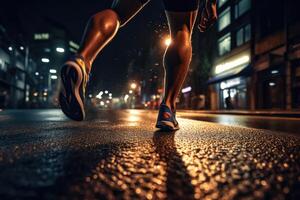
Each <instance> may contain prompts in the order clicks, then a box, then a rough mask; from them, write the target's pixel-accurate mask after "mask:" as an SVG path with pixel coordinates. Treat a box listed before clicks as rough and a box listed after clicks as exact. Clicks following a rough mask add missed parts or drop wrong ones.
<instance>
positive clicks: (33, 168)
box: [0, 110, 300, 200]
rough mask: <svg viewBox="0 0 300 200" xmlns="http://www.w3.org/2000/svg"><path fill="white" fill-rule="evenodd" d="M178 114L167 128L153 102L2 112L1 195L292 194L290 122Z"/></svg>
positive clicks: (295, 171)
mask: <svg viewBox="0 0 300 200" xmlns="http://www.w3.org/2000/svg"><path fill="white" fill-rule="evenodd" d="M185 115H186V116H188V115H190V114H185V113H179V116H182V117H179V119H178V121H179V123H180V126H181V129H180V130H179V131H177V132H175V133H173V132H172V133H167V132H157V131H156V129H155V128H154V125H155V120H156V112H155V111H146V110H102V111H97V112H96V111H94V112H89V113H88V119H87V120H86V121H84V122H73V121H70V120H68V119H67V118H66V117H65V116H64V115H63V114H62V113H61V112H60V111H59V110H7V111H2V112H0V130H1V133H0V199H2V200H3V199H300V162H299V160H300V137H299V134H298V135H297V134H291V133H296V132H297V130H296V129H295V130H294V131H287V132H279V131H280V130H284V129H273V128H270V129H272V131H271V130H266V129H269V128H268V127H260V126H257V127H258V128H265V129H255V128H247V127H242V126H248V125H247V124H243V125H242V126H232V125H236V124H238V123H239V121H235V120H238V118H239V117H235V118H231V119H232V121H235V123H233V122H232V123H231V124H230V123H227V124H229V125H222V124H218V123H211V122H203V121H198V120H201V117H199V118H197V117H195V116H194V118H195V119H196V120H195V119H188V118H191V117H185ZM202 117H203V116H202ZM225 118H226V117H225ZM227 119H228V118H227ZM241 119H242V118H241ZM245 120H246V119H244V121H245ZM256 120H257V121H258V123H257V124H261V121H264V120H263V119H262V118H260V119H256ZM208 121H209V120H208ZM211 121H213V120H211ZM242 121H243V120H242ZM252 121H253V122H254V121H255V119H252ZM265 121H267V120H265ZM277 122H278V123H277V124H276V126H274V127H282V126H284V125H282V124H280V120H278V121H277ZM273 123H275V122H273ZM281 123H282V122H281ZM252 124H255V123H252ZM249 127H255V126H254V125H252V126H249ZM273 130H279V131H278V132H277V131H273ZM298 130H299V129H298Z"/></svg>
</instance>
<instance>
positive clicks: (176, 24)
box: [166, 10, 198, 38]
mask: <svg viewBox="0 0 300 200" xmlns="http://www.w3.org/2000/svg"><path fill="white" fill-rule="evenodd" d="M197 14H198V10H193V11H180V12H179V11H166V16H167V19H168V24H169V29H170V33H171V36H172V38H174V37H175V36H176V34H177V33H178V32H179V31H182V30H184V29H186V28H187V31H188V32H189V34H190V36H191V35H192V32H193V28H194V25H195V22H196V19H197Z"/></svg>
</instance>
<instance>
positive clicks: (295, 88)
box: [292, 61, 300, 109]
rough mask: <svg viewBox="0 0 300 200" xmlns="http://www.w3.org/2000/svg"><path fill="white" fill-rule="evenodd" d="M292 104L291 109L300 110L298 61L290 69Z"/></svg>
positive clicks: (299, 63) (299, 68)
mask: <svg viewBox="0 0 300 200" xmlns="http://www.w3.org/2000/svg"><path fill="white" fill-rule="evenodd" d="M292 71H293V73H292V98H293V99H292V102H293V108H295V109H300V61H299V62H297V63H295V65H294V68H293V69H292Z"/></svg>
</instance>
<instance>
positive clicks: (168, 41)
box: [165, 37, 172, 47]
mask: <svg viewBox="0 0 300 200" xmlns="http://www.w3.org/2000/svg"><path fill="white" fill-rule="evenodd" d="M171 43H172V39H171V38H170V37H167V38H166V39H165V45H166V46H167V47H168V46H170V44H171Z"/></svg>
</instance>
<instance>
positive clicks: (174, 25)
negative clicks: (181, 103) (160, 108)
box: [163, 10, 198, 111]
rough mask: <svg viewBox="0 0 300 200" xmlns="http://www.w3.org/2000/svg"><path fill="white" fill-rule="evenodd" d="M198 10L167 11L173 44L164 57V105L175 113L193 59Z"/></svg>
mask: <svg viewBox="0 0 300 200" xmlns="http://www.w3.org/2000/svg"><path fill="white" fill-rule="evenodd" d="M197 12H198V10H193V11H188V12H177V11H176V12H174V11H166V15H167V19H168V23H169V29H170V35H171V39H172V43H171V44H170V46H169V47H168V48H167V50H166V52H165V55H164V68H165V93H164V100H163V101H164V103H165V104H166V105H167V106H168V107H169V108H171V109H172V110H173V111H174V110H175V109H176V98H177V96H178V95H179V92H180V89H181V87H182V85H183V83H184V80H185V78H186V75H187V72H188V68H189V65H190V62H191V58H192V44H191V36H192V31H193V27H194V24H195V20H196V17H197Z"/></svg>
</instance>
